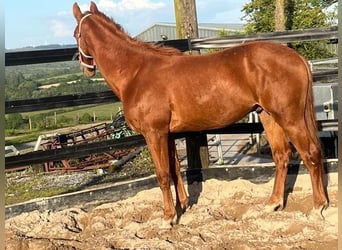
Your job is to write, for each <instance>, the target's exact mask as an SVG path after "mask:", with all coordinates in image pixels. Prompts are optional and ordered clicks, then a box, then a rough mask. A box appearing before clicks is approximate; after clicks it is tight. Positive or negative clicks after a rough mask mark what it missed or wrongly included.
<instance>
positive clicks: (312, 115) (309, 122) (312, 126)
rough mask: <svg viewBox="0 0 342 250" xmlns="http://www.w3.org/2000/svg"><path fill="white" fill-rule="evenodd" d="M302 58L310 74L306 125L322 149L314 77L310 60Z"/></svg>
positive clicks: (312, 137) (306, 103)
mask: <svg viewBox="0 0 342 250" xmlns="http://www.w3.org/2000/svg"><path fill="white" fill-rule="evenodd" d="M302 60H303V62H304V64H305V66H306V70H307V75H308V85H307V94H306V101H305V109H304V119H305V123H306V127H307V129H308V130H309V133H310V137H311V139H312V140H313V142H314V144H315V145H316V147H318V148H319V149H320V150H321V143H320V140H319V137H318V126H317V121H316V112H315V108H314V97H313V79H312V72H311V70H310V67H309V64H308V62H307V61H306V60H305V59H304V58H303V57H302Z"/></svg>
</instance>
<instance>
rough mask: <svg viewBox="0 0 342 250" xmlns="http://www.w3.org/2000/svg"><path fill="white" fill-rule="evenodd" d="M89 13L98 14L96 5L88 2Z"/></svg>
mask: <svg viewBox="0 0 342 250" xmlns="http://www.w3.org/2000/svg"><path fill="white" fill-rule="evenodd" d="M90 12H92V13H98V12H99V10H98V9H97V6H96V4H95V3H94V2H93V1H91V2H90Z"/></svg>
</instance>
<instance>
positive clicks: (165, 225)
mask: <svg viewBox="0 0 342 250" xmlns="http://www.w3.org/2000/svg"><path fill="white" fill-rule="evenodd" d="M171 228H172V219H169V220H163V221H162V223H161V225H160V226H159V229H161V230H168V229H171Z"/></svg>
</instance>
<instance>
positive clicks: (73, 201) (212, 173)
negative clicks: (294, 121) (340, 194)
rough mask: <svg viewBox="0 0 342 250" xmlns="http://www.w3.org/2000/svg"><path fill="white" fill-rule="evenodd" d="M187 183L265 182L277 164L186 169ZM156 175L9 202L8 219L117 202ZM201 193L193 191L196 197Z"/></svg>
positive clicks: (299, 169) (330, 167)
mask: <svg viewBox="0 0 342 250" xmlns="http://www.w3.org/2000/svg"><path fill="white" fill-rule="evenodd" d="M324 165H325V169H326V171H325V172H326V173H327V174H329V173H335V172H337V171H338V164H337V163H336V162H326V163H325V164H324ZM305 173H307V170H306V168H304V167H303V166H302V165H299V164H290V166H289V171H288V176H293V177H296V176H297V175H298V174H305ZM182 176H183V179H184V181H185V183H187V184H192V183H194V182H203V181H206V180H209V179H213V178H214V179H217V180H224V181H231V180H235V179H239V178H241V179H245V180H249V181H251V182H253V183H265V182H267V181H269V180H270V179H271V178H272V177H273V176H274V167H269V166H263V165H262V164H258V165H251V166H247V167H238V166H236V167H235V166H234V167H212V168H206V169H191V170H187V171H183V172H182ZM157 186H158V183H157V180H156V177H155V176H154V175H153V176H149V177H144V178H140V179H136V180H132V181H126V182H120V183H114V184H112V185H110V186H106V187H98V188H92V189H87V190H83V191H78V192H74V193H69V194H64V195H58V196H53V197H48V198H41V199H36V200H31V201H27V202H23V203H19V204H14V205H8V206H6V207H5V218H6V219H8V218H10V217H13V216H16V215H19V214H21V213H24V212H31V211H34V210H38V211H41V212H42V211H46V210H51V211H60V210H62V209H67V208H70V207H73V206H80V205H81V206H82V208H83V209H85V210H89V209H91V208H93V207H95V206H99V205H101V204H103V203H108V202H115V201H119V200H122V199H126V198H128V197H131V196H134V195H135V194H136V193H137V192H139V191H142V190H147V189H150V188H153V187H157ZM196 195H199V193H191V190H190V191H189V196H191V197H193V198H194V196H196Z"/></svg>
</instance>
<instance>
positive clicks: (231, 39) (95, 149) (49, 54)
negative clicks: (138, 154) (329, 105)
mask: <svg viewBox="0 0 342 250" xmlns="http://www.w3.org/2000/svg"><path fill="white" fill-rule="evenodd" d="M337 35H338V34H337V27H331V28H325V29H310V30H303V31H287V32H276V33H271V34H258V35H254V36H241V35H239V36H228V37H223V38H207V39H194V40H191V41H190V45H191V48H189V41H188V40H186V39H182V40H173V41H162V42H158V43H157V44H160V45H165V46H172V47H175V48H178V49H180V50H181V51H186V50H189V49H201V48H223V47H229V46H232V45H236V44H239V43H242V42H247V41H255V40H273V41H278V42H281V43H284V42H290V41H312V40H322V39H323V40H329V41H331V42H333V43H336V42H337ZM76 52H77V48H76V46H75V47H70V48H62V49H55V50H36V51H35V50H32V51H21V52H6V54H5V65H6V66H15V65H24V64H35V63H48V62H58V61H69V60H71V59H72V58H73V56H74V55H75V53H76ZM331 78H337V69H334V70H330V71H325V72H319V73H317V74H314V79H315V80H322V79H331ZM115 101H119V99H118V98H117V97H116V96H115V95H114V94H113V93H112V92H111V91H107V92H101V93H90V94H84V95H68V96H57V97H49V98H40V99H34V100H17V101H7V102H6V103H5V113H7V114H9V113H16V112H28V111H37V110H46V109H52V108H60V107H66V106H80V105H86V104H98V103H106V102H115ZM319 127H320V130H322V131H335V130H337V120H329V121H320V122H319ZM262 131H263V127H262V125H261V124H260V123H237V124H233V125H231V126H228V127H226V128H222V129H218V130H211V131H203V132H201V133H179V134H176V135H175V137H176V138H181V137H186V138H187V139H190V138H193V137H195V138H197V139H198V141H201V139H200V138H203V137H204V136H206V134H208V133H212V134H220V133H261V132H262ZM144 144H145V141H144V139H143V138H142V136H133V137H129V138H123V139H120V140H109V141H104V142H97V143H92V144H87V145H76V146H71V147H67V148H62V149H56V150H53V151H52V152H49V151H44V152H32V153H27V154H25V155H19V156H11V157H6V159H5V162H6V166H5V167H6V169H8V168H14V167H18V166H24V165H30V164H35V163H43V162H46V161H47V160H49V161H54V160H62V159H67V158H72V157H74V156H77V157H81V156H86V155H89V154H93V153H103V152H106V151H110V150H113V149H119V148H127V147H131V146H138V145H144ZM202 146H203V145H200V144H197V145H193V147H192V151H188V152H187V153H188V164H189V166H190V167H194V166H197V167H198V166H201V165H202V166H203V162H201V157H200V155H199V152H200V148H201V147H202ZM204 146H205V147H207V145H204ZM189 148H190V147H189ZM190 156H191V157H190Z"/></svg>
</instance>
